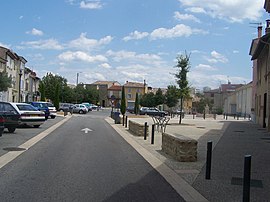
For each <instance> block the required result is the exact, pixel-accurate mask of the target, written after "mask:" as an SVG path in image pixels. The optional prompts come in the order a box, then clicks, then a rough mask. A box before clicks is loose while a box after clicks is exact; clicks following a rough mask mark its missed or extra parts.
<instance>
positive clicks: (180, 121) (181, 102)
mask: <svg viewBox="0 0 270 202" xmlns="http://www.w3.org/2000/svg"><path fill="white" fill-rule="evenodd" d="M182 110H183V97H181V98H180V118H179V124H181V123H182Z"/></svg>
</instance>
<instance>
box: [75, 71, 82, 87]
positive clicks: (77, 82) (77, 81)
mask: <svg viewBox="0 0 270 202" xmlns="http://www.w3.org/2000/svg"><path fill="white" fill-rule="evenodd" d="M80 73H82V72H77V80H76V86H78V84H79V74H80Z"/></svg>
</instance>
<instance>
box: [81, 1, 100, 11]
mask: <svg viewBox="0 0 270 202" xmlns="http://www.w3.org/2000/svg"><path fill="white" fill-rule="evenodd" d="M102 7H103V4H102V3H101V2H100V1H98V0H92V1H81V3H80V8H84V9H101V8H102Z"/></svg>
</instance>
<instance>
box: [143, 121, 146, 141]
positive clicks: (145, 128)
mask: <svg viewBox="0 0 270 202" xmlns="http://www.w3.org/2000/svg"><path fill="white" fill-rule="evenodd" d="M146 133H147V122H145V123H144V138H143V139H144V140H146Z"/></svg>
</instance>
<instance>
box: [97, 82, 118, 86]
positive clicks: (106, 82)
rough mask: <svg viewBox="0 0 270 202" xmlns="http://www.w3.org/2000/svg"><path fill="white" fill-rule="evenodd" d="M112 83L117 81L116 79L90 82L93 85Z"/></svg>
mask: <svg viewBox="0 0 270 202" xmlns="http://www.w3.org/2000/svg"><path fill="white" fill-rule="evenodd" d="M114 83H118V82H117V81H96V82H94V83H92V84H93V85H108V84H111V85H113V84H114Z"/></svg>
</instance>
